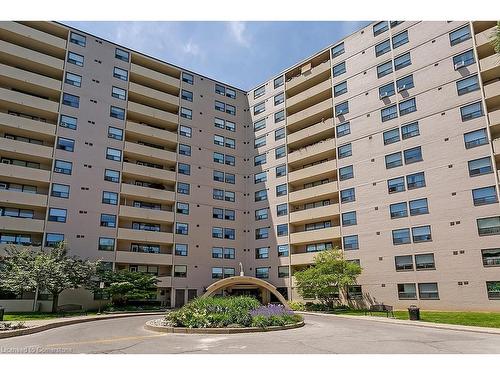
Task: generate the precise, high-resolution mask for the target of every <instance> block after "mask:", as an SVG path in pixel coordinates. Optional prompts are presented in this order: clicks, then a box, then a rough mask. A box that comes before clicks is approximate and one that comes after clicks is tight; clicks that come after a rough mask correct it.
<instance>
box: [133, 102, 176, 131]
mask: <svg viewBox="0 0 500 375" xmlns="http://www.w3.org/2000/svg"><path fill="white" fill-rule="evenodd" d="M127 110H128V114H127V117H129V118H134V119H135V120H136V121H139V122H145V123H151V124H152V125H158V126H161V127H165V128H170V129H172V128H173V129H177V123H178V122H179V116H178V115H177V114H174V113H170V112H166V111H162V110H161V109H156V108H153V107H148V106H146V105H143V104H139V103H135V102H131V101H129V102H128V108H127Z"/></svg>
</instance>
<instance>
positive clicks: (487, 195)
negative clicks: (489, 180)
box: [472, 186, 498, 206]
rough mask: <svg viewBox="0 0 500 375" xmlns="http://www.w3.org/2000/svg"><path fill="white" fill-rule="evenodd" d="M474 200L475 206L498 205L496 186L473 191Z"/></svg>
mask: <svg viewBox="0 0 500 375" xmlns="http://www.w3.org/2000/svg"><path fill="white" fill-rule="evenodd" d="M472 200H473V202H474V206H482V205H483V204H491V203H497V202H498V198H497V192H496V190H495V186H488V187H484V188H478V189H472Z"/></svg>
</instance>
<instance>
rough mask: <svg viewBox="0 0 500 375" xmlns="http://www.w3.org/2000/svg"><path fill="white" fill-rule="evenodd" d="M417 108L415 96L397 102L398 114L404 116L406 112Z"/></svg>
mask: <svg viewBox="0 0 500 375" xmlns="http://www.w3.org/2000/svg"><path fill="white" fill-rule="evenodd" d="M416 110H417V103H416V102H415V98H411V99H408V100H405V101H404V102H400V103H399V115H400V116H404V115H407V114H408V113H412V112H415V111H416Z"/></svg>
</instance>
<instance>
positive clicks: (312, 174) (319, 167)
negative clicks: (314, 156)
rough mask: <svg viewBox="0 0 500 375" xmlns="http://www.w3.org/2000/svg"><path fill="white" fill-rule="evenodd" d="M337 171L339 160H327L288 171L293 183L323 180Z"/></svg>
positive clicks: (289, 179) (290, 181) (289, 180)
mask: <svg viewBox="0 0 500 375" xmlns="http://www.w3.org/2000/svg"><path fill="white" fill-rule="evenodd" d="M336 171H337V161H336V160H329V161H327V162H324V163H321V164H316V165H312V166H310V167H307V168H302V169H298V170H296V171H293V172H289V173H288V182H289V183H291V184H297V183H299V182H300V183H304V184H305V183H308V182H312V181H316V180H321V179H323V178H326V177H328V176H333V175H334V174H335V173H336Z"/></svg>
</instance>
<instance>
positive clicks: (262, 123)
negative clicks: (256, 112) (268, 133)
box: [253, 117, 266, 131]
mask: <svg viewBox="0 0 500 375" xmlns="http://www.w3.org/2000/svg"><path fill="white" fill-rule="evenodd" d="M265 127H266V118H265V117H264V118H263V119H260V120H259V121H256V122H254V123H253V130H254V131H259V130H261V129H264V128H265Z"/></svg>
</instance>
